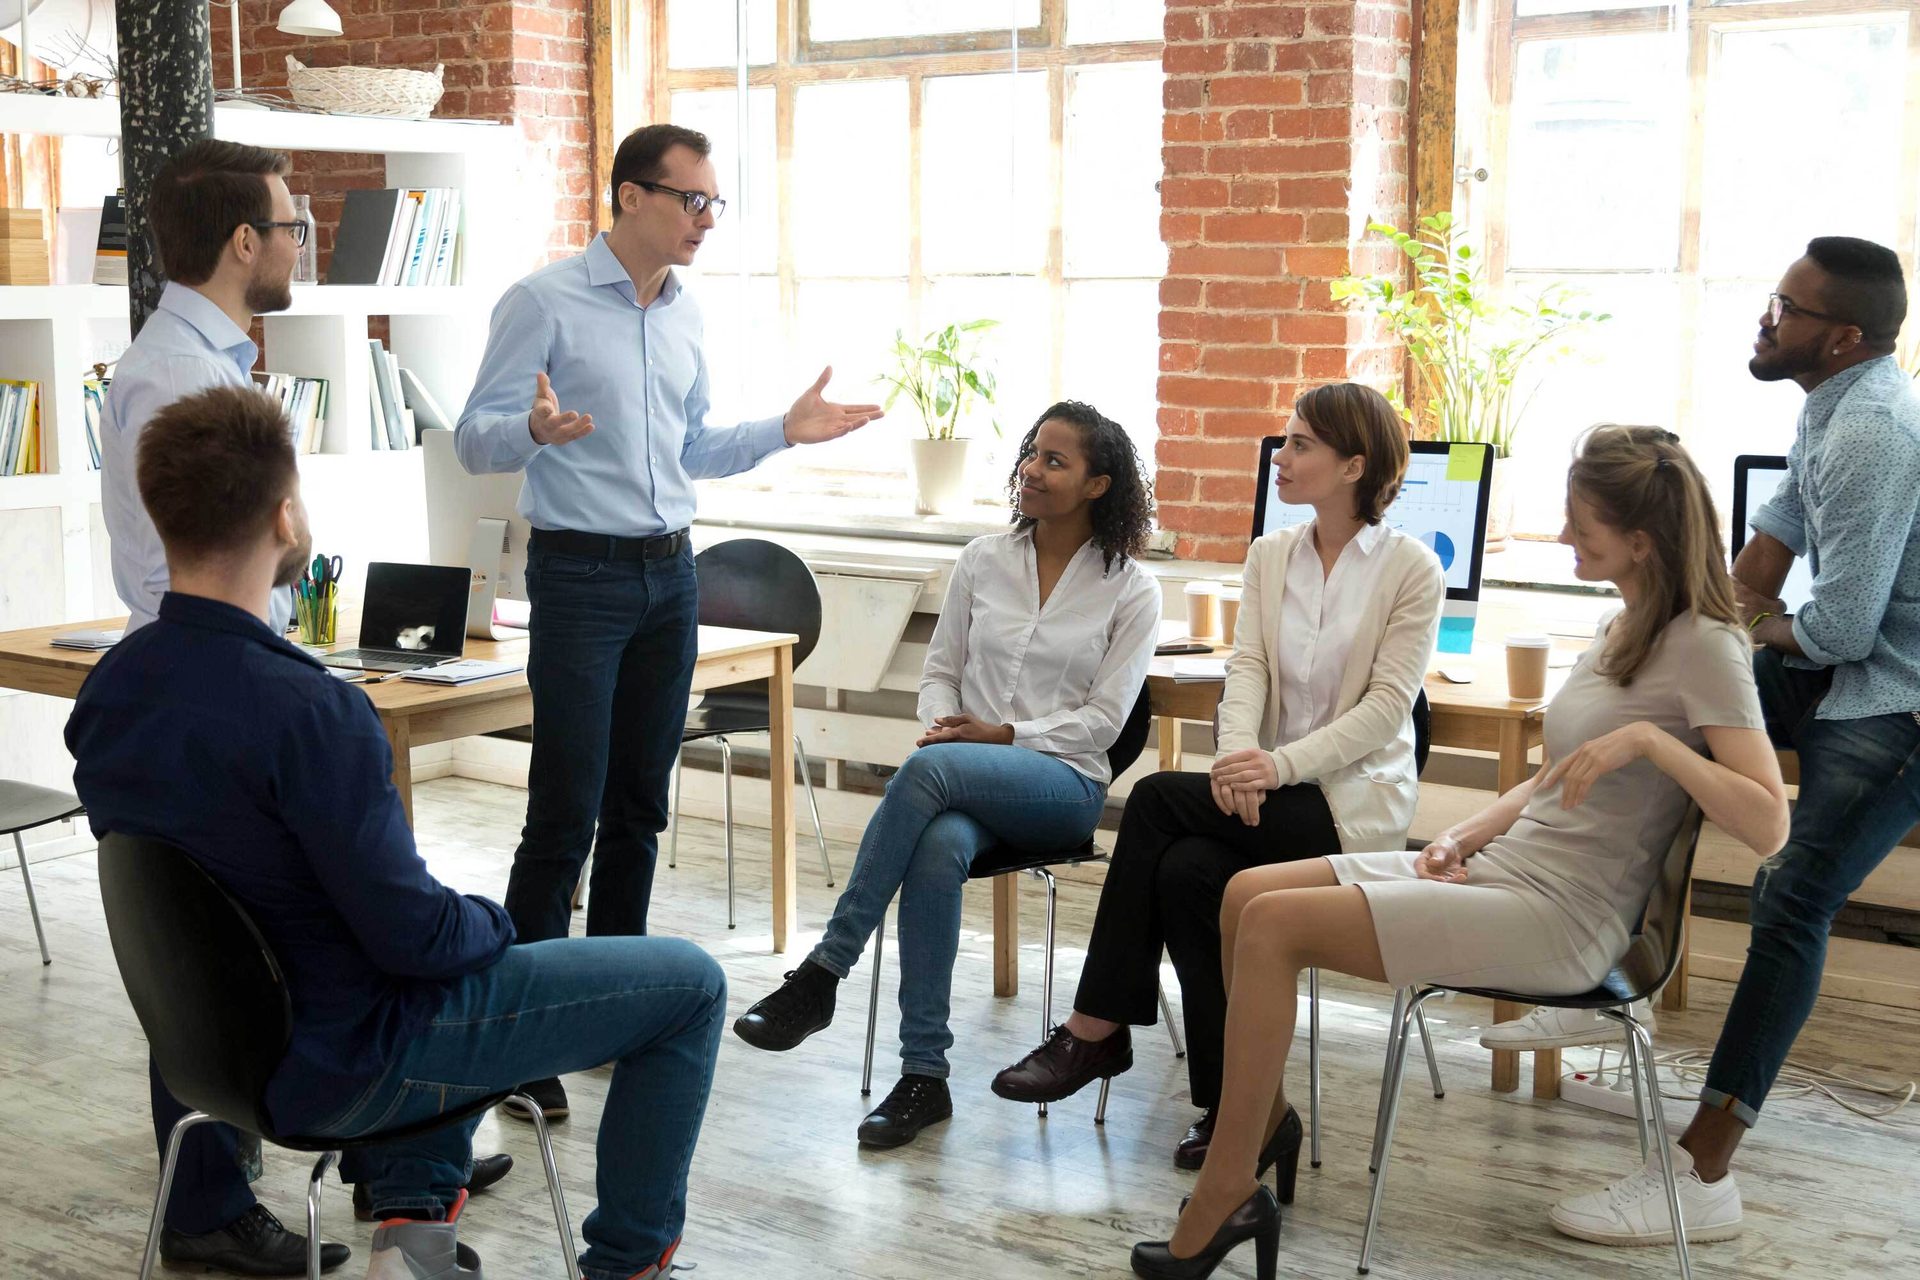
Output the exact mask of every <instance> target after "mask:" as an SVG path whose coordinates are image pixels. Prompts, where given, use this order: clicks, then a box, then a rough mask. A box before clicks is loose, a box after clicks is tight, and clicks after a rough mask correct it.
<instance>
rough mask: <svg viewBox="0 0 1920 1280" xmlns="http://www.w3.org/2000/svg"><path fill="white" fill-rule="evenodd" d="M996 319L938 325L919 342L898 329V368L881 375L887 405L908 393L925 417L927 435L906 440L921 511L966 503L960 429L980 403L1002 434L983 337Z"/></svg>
mask: <svg viewBox="0 0 1920 1280" xmlns="http://www.w3.org/2000/svg"><path fill="white" fill-rule="evenodd" d="M998 323H999V321H997V320H968V321H965V322H963V323H956V324H950V325H947V326H946V327H945V328H943V329H935V330H934V331H933V332H931V333H929V334H928V335H927V336H926V338H925V339H923V340H922V341H921V342H919V343H914V342H909V341H908V340H907V336H906V334H905V333H904V332H902V331H901V330H898V329H896V330H894V334H893V359H894V369H893V372H891V373H883V374H881V375H880V377H879V378H878V379H877V381H879V382H883V383H885V384H886V385H887V386H888V387H889V388H890V389H889V390H888V392H887V403H886V407H887V409H888V410H889V411H891V410H892V409H893V405H894V401H896V400H898V399H899V398H900V397H901V396H903V395H904V396H905V397H906V398H907V399H908V400H909V401H911V402H912V404H913V408H914V411H915V412H916V413H918V414H919V415H920V426H921V429H922V431H923V432H924V434H923V435H922V436H920V437H918V438H916V439H913V440H910V441H908V442H907V458H908V461H909V463H910V464H911V467H912V471H913V486H914V510H916V511H918V512H919V513H920V514H922V515H938V514H942V513H944V512H950V511H956V510H959V509H960V508H961V507H963V506H965V505H966V502H967V444H968V440H967V438H966V437H965V436H963V435H961V434H960V428H961V425H962V423H963V422H964V421H966V420H967V419H968V417H969V410H970V409H971V408H972V407H973V405H974V403H975V402H976V401H977V402H978V403H980V404H983V405H985V406H986V408H987V422H988V424H989V425H990V426H992V428H993V433H994V434H995V435H996V436H997V435H999V434H1000V423H999V421H998V420H997V419H996V418H995V417H994V416H993V404H994V392H995V389H996V385H997V384H996V383H995V380H994V376H993V370H992V369H990V368H988V367H987V365H986V363H985V362H984V361H983V360H982V359H981V358H980V340H981V338H982V337H983V336H984V335H985V333H986V331H987V330H989V329H991V328H993V327H994V326H995V325H997V324H998Z"/></svg>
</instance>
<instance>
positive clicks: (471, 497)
mask: <svg viewBox="0 0 1920 1280" xmlns="http://www.w3.org/2000/svg"><path fill="white" fill-rule="evenodd" d="M420 446H421V448H423V449H425V450H426V458H425V459H424V461H425V464H426V488H427V558H428V559H429V560H431V561H432V562H433V563H434V564H454V565H464V566H466V567H467V568H468V569H469V570H470V571H471V572H472V573H473V585H472V591H473V595H472V597H471V601H470V606H469V609H468V612H467V634H468V635H471V636H478V637H480V638H482V639H502V638H506V637H508V636H511V635H513V634H515V631H514V629H513V628H512V625H511V622H512V621H519V620H520V619H522V618H523V617H524V612H525V611H524V608H523V609H520V610H515V609H513V608H511V606H509V607H507V608H501V609H498V610H496V605H497V604H498V602H500V601H519V602H521V603H522V604H523V605H524V603H525V602H526V600H527V578H526V572H527V540H528V538H529V537H531V536H532V529H531V527H530V526H529V525H528V524H527V521H526V519H525V518H524V517H522V516H521V515H520V514H519V512H518V511H517V510H515V508H516V506H517V505H518V503H519V501H520V484H521V476H520V473H519V472H507V473H503V474H500V475H485V476H476V475H469V474H467V469H466V468H465V467H463V466H461V465H460V459H459V457H458V456H457V455H456V454H455V453H454V451H453V432H451V431H422V432H421V433H420ZM496 612H497V613H498V614H499V615H502V616H503V618H506V619H510V620H511V621H509V623H508V625H507V627H506V628H504V629H503V628H498V627H496V626H495V616H496ZM522 625H524V623H522Z"/></svg>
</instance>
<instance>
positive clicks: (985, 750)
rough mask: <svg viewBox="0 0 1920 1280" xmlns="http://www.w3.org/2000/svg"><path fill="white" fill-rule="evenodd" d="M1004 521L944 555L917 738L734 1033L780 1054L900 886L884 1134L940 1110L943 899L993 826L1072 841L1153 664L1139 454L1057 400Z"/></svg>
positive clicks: (1098, 794)
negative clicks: (823, 911)
mask: <svg viewBox="0 0 1920 1280" xmlns="http://www.w3.org/2000/svg"><path fill="white" fill-rule="evenodd" d="M1007 493H1008V497H1009V499H1010V500H1011V502H1012V505H1013V529H1012V530H1011V531H1009V532H1007V533H1001V534H994V535H991V536H988V537H984V538H976V539H974V541H972V542H971V543H969V544H968V545H967V547H966V548H965V549H964V550H963V551H961V553H960V558H959V559H958V560H957V561H956V562H955V563H954V566H953V574H952V578H951V580H950V582H949V583H948V586H947V597H946V604H945V605H944V606H943V607H942V608H941V610H940V621H939V623H938V624H937V625H936V626H935V628H934V632H933V640H932V642H931V643H930V644H929V645H928V646H927V664H926V668H925V671H924V673H923V674H922V675H921V677H920V722H921V723H922V724H923V725H925V726H926V731H925V733H924V734H923V735H922V736H921V738H920V740H919V742H918V744H917V746H918V748H919V749H918V750H916V751H915V752H914V753H913V754H912V755H910V756H908V757H907V760H906V763H905V764H903V765H901V767H900V770H899V772H897V773H895V774H894V775H893V777H892V779H891V780H889V781H888V783H887V791H886V795H885V797H884V798H883V799H882V800H881V802H880V808H879V810H878V811H876V812H875V813H874V815H873V819H872V821H870V822H869V823H868V824H867V831H866V835H865V836H864V837H863V838H862V839H861V841H860V854H859V857H858V859H857V860H856V861H855V862H854V867H853V874H852V875H851V876H849V877H848V880H847V887H846V890H845V891H844V892H843V893H842V894H841V895H840V902H839V905H838V906H837V907H835V908H834V913H833V918H832V920H830V921H828V923H827V931H826V934H825V936H824V937H822V938H821V940H820V944H819V945H818V946H816V947H815V948H814V949H813V951H812V953H811V954H809V955H808V956H807V958H806V959H805V960H803V961H802V962H801V963H800V967H799V968H797V969H795V970H793V971H792V972H790V973H788V974H787V980H786V982H785V983H784V984H782V985H781V986H780V988H779V989H778V990H776V991H774V992H773V993H772V994H771V995H769V996H767V997H766V998H765V999H763V1000H761V1001H760V1002H759V1003H758V1004H756V1005H754V1006H753V1007H752V1008H751V1009H749V1010H747V1012H746V1013H745V1014H743V1015H742V1016H741V1017H740V1019H739V1020H738V1021H737V1022H735V1023H734V1027H733V1029H734V1031H735V1032H736V1033H737V1034H738V1035H739V1036H740V1038H741V1039H743V1040H745V1041H746V1042H747V1043H748V1044H751V1045H754V1046H755V1047H757V1048H761V1049H772V1050H784V1049H791V1048H793V1047H794V1046H795V1045H797V1044H799V1043H800V1042H801V1041H802V1040H805V1039H806V1038H807V1037H808V1036H810V1035H812V1034H813V1033H814V1032H816V1031H819V1030H821V1029H822V1028H824V1027H825V1026H826V1025H827V1024H828V1023H829V1022H831V1021H832V1020H833V1007H834V993H835V990H836V989H837V987H838V986H839V983H840V980H841V979H842V978H844V977H846V976H847V973H848V971H849V970H851V969H852V968H853V965H854V962H855V961H857V960H859V958H860V953H861V952H862V951H863V950H864V949H865V948H866V944H867V939H868V938H869V937H870V936H871V935H872V934H873V931H874V930H875V929H876V928H878V927H879V925H880V922H881V920H882V919H883V918H884V917H885V915H886V909H887V903H889V902H890V901H892V900H893V896H894V895H895V894H896V893H898V894H899V895H900V912H899V925H898V928H899V931H900V1058H901V1064H902V1074H901V1077H900V1083H899V1084H897V1085H895V1086H894V1088H893V1091H892V1092H891V1093H889V1094H888V1095H887V1098H886V1100H885V1101H884V1102H882V1103H881V1104H880V1105H879V1106H878V1107H877V1108H875V1109H874V1111H873V1112H872V1114H870V1115H868V1116H867V1118H866V1119H865V1120H864V1121H862V1122H861V1124H860V1129H859V1139H860V1141H861V1143H863V1144H864V1145H867V1146H874V1147H897V1146H900V1145H901V1144H903V1143H907V1142H911V1141H912V1140H913V1139H914V1138H915V1137H916V1136H917V1135H918V1134H919V1132H920V1131H921V1130H922V1129H924V1128H925V1127H926V1126H928V1125H930V1124H934V1123H936V1122H938V1121H941V1120H945V1119H947V1118H948V1117H950V1116H951V1115H952V1114H953V1101H952V1099H951V1097H950V1096H949V1094H948V1092H947V1079H946V1078H947V1073H948V1067H947V1049H948V1048H949V1047H950V1046H951V1045H952V1044H953V1033H952V1032H951V1031H950V1030H949V1029H948V1027H947V1011H948V1009H947V1005H948V996H949V993H950V992H951V989H952V986H953V963H954V958H955V956H957V955H958V954H959V949H960V894H961V888H962V886H963V885H965V884H966V880H967V870H968V868H969V867H970V866H971V865H972V863H973V859H974V856H975V855H976V854H978V853H981V852H982V851H984V850H986V849H989V848H991V847H993V846H994V845H996V844H999V843H1001V842H1002V841H1006V840H1017V841H1019V842H1020V843H1022V844H1034V845H1045V846H1050V847H1058V848H1062V849H1070V848H1073V847H1074V846H1075V845H1077V844H1079V843H1081V842H1082V841H1084V840H1085V839H1086V838H1087V837H1088V836H1090V835H1091V834H1093V828H1094V825H1095V824H1096V823H1097V822H1098V821H1099V820H1100V811H1101V809H1102V808H1103V807H1104V806H1105V804H1106V798H1107V784H1108V783H1110V782H1111V781H1112V778H1111V777H1109V776H1108V770H1107V758H1106V751H1107V748H1108V747H1110V746H1112V745H1113V743H1114V740H1115V739H1117V738H1118V737H1119V736H1120V729H1121V727H1122V726H1123V725H1124V724H1125V723H1126V720H1127V714H1128V713H1129V712H1130V711H1131V710H1132V709H1133V704H1134V702H1135V700H1136V699H1137V698H1138V697H1139V694H1140V687H1141V685H1142V684H1143V683H1144V682H1145V680H1146V676H1147V665H1148V664H1149V663H1150V662H1151V661H1152V659H1153V647H1154V641H1155V639H1156V638H1157V636H1158V633H1159V625H1160V587H1159V584H1158V583H1156V582H1155V581H1154V580H1153V579H1152V578H1151V577H1149V576H1148V575H1147V573H1146V572H1145V571H1144V570H1143V569H1141V568H1140V566H1139V564H1138V563H1137V562H1136V560H1135V556H1137V555H1138V554H1139V552H1140V550H1141V548H1142V547H1143V546H1144V544H1145V542H1146V537H1147V531H1148V529H1149V527H1150V525H1151V522H1152V518H1153V502H1152V498H1151V496H1150V492H1149V490H1148V487H1147V482H1146V480H1145V479H1144V478H1143V477H1142V476H1141V474H1140V460H1139V458H1138V456H1137V455H1136V454H1135V453H1134V450H1133V445H1132V444H1131V443H1130V442H1129V441H1128V439H1127V436H1126V433H1125V432H1124V431H1122V430H1121V429H1120V427H1119V426H1118V424H1116V423H1114V422H1113V421H1112V420H1111V419H1109V418H1106V417H1103V416H1102V415H1101V414H1100V412H1099V411H1098V410H1096V409H1095V408H1093V406H1091V405H1088V404H1082V403H1079V402H1077V401H1072V400H1068V401H1063V402H1062V403H1060V404H1056V405H1054V406H1053V407H1052V408H1050V409H1048V410H1047V411H1046V412H1045V413H1043V414H1041V415H1040V419H1039V421H1038V422H1036V423H1034V425H1033V429H1032V430H1030V431H1029V432H1027V435H1026V438H1025V439H1024V440H1023V441H1022V442H1021V446H1020V457H1019V461H1018V462H1017V463H1016V464H1015V466H1014V470H1013V474H1012V476H1011V477H1010V478H1009V479H1008V482H1007Z"/></svg>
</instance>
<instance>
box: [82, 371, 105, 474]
mask: <svg viewBox="0 0 1920 1280" xmlns="http://www.w3.org/2000/svg"><path fill="white" fill-rule="evenodd" d="M103 367H104V366H103ZM111 385H113V379H111V378H109V377H107V376H106V375H105V373H100V374H97V375H96V376H94V377H91V378H88V379H87V380H86V381H84V382H82V383H81V384H80V387H81V393H82V395H83V397H84V400H83V403H84V404H85V406H86V422H87V470H89V471H98V470H99V469H100V411H101V409H102V408H104V407H105V405H106V401H107V388H108V387H109V386H111Z"/></svg>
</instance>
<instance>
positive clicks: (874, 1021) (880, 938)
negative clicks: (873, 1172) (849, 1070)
mask: <svg viewBox="0 0 1920 1280" xmlns="http://www.w3.org/2000/svg"><path fill="white" fill-rule="evenodd" d="M886 953H887V913H886V912H885V911H882V912H881V913H880V924H879V926H878V927H876V928H875V929H874V931H873V981H872V982H870V983H869V984H868V985H867V1061H866V1065H865V1066H863V1067H861V1068H860V1096H861V1097H863V1098H865V1097H868V1096H870V1095H871V1094H872V1093H873V1038H874V1034H875V1032H877V1031H878V1030H879V1028H880V961H881V960H882V959H883V958H884V957H885V956H886Z"/></svg>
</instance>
